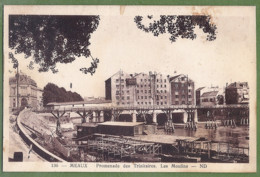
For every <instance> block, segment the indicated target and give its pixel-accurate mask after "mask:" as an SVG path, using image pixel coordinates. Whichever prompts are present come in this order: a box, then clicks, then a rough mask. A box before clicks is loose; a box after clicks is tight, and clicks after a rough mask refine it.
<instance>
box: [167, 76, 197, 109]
mask: <svg viewBox="0 0 260 177" xmlns="http://www.w3.org/2000/svg"><path fill="white" fill-rule="evenodd" d="M170 84H171V104H172V105H194V104H195V95H194V82H193V81H192V80H191V79H190V78H188V76H186V75H184V74H180V75H177V76H174V77H171V78H170Z"/></svg>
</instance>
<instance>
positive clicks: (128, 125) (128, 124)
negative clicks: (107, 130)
mask: <svg viewBox="0 0 260 177" xmlns="http://www.w3.org/2000/svg"><path fill="white" fill-rule="evenodd" d="M142 124H144V123H143V122H110V121H107V122H103V123H99V124H98V125H107V126H125V127H133V126H137V125H142Z"/></svg>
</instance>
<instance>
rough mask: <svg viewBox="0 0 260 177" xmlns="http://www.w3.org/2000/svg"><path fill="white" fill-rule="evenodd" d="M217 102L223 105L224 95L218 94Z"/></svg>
mask: <svg viewBox="0 0 260 177" xmlns="http://www.w3.org/2000/svg"><path fill="white" fill-rule="evenodd" d="M217 102H218V104H219V105H223V104H224V96H223V95H218V96H217Z"/></svg>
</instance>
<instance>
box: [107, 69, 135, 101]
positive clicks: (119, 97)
mask: <svg viewBox="0 0 260 177" xmlns="http://www.w3.org/2000/svg"><path fill="white" fill-rule="evenodd" d="M135 87H136V81H135V78H134V77H133V76H132V75H130V74H127V73H125V72H123V71H121V70H120V71H118V72H117V73H115V74H114V75H113V76H111V77H110V78H109V79H107V80H106V81H105V98H106V100H111V101H112V103H113V104H115V105H118V106H133V105H134V103H135Z"/></svg>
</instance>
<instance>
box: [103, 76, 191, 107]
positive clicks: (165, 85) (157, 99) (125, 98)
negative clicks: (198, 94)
mask: <svg viewBox="0 0 260 177" xmlns="http://www.w3.org/2000/svg"><path fill="white" fill-rule="evenodd" d="M182 79H183V80H182ZM177 85H178V86H177ZM176 86H177V88H176ZM105 90H106V91H105V92H106V93H105V94H106V100H111V101H112V103H114V104H115V105H119V106H120V105H121V106H123V105H125V106H126V105H129V106H154V105H158V106H159V105H160V106H169V105H175V104H177V105H180V104H190V105H192V104H194V82H193V81H192V80H191V79H188V80H187V78H185V76H184V75H178V76H175V77H170V76H169V75H168V76H166V75H163V74H161V73H156V72H149V73H148V74H146V73H138V74H127V73H125V72H123V71H119V72H117V73H116V74H114V75H113V76H111V77H110V78H109V79H107V80H106V81H105ZM179 96H180V97H179Z"/></svg>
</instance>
